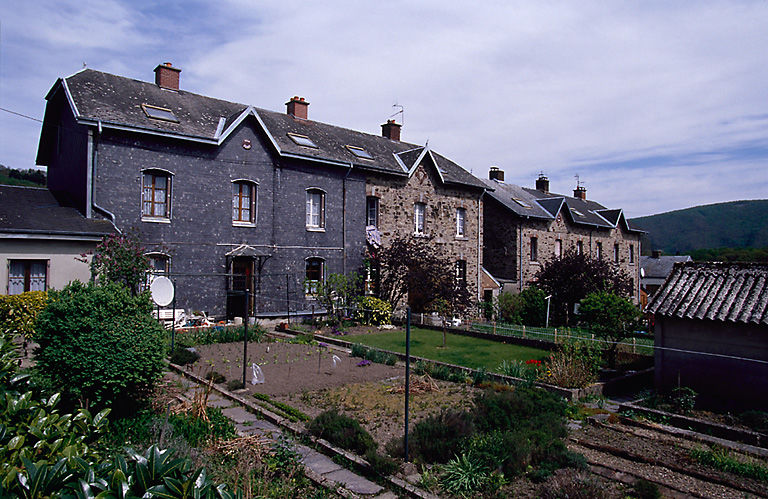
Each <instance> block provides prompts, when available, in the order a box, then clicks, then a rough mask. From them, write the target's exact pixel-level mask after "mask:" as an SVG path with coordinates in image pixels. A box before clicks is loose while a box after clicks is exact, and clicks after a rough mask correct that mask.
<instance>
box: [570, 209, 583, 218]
mask: <svg viewBox="0 0 768 499" xmlns="http://www.w3.org/2000/svg"><path fill="white" fill-rule="evenodd" d="M571 213H573V214H574V215H576V216H577V217H582V218H584V214H583V213H582V212H580V211H579V210H577V209H575V208H571Z"/></svg>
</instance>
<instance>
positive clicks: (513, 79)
mask: <svg viewBox="0 0 768 499" xmlns="http://www.w3.org/2000/svg"><path fill="white" fill-rule="evenodd" d="M59 5H61V2H57V3H55V4H54V3H50V4H48V3H39V2H38V3H37V4H35V5H34V6H29V5H27V4H23V5H22V6H21V7H19V8H14V10H13V12H10V9H9V8H7V7H6V8H4V9H2V10H0V15H2V18H1V19H2V22H3V28H4V30H3V31H2V33H1V36H2V42H3V54H2V56H3V57H2V59H0V76H1V77H2V81H1V82H0V100H1V101H2V102H3V103H4V107H11V108H14V109H22V110H24V111H25V112H30V113H31V112H35V113H36V115H37V116H41V115H42V112H41V111H40V110H41V109H42V97H43V96H44V94H45V92H46V91H47V88H49V87H50V85H52V83H53V81H54V80H55V78H56V77H57V76H60V75H65V74H71V73H73V72H75V71H76V70H78V69H79V68H80V66H81V62H82V60H87V62H88V64H89V66H90V67H93V68H95V69H101V70H105V71H110V72H115V73H117V74H122V75H125V76H130V77H134V78H141V79H145V80H150V79H151V78H152V73H151V71H152V69H153V68H154V65H156V64H157V63H159V62H163V61H166V60H170V61H172V62H173V63H174V65H177V66H180V67H182V69H183V71H182V75H181V76H182V86H183V87H184V88H187V89H190V90H193V91H197V92H200V93H203V94H206V95H211V96H214V97H218V98H224V99H229V100H235V101H239V102H245V103H249V104H254V105H256V106H260V107H266V108H269V109H276V110H280V109H283V107H282V106H283V103H284V102H285V101H286V100H287V99H288V98H289V97H290V96H292V95H296V94H298V95H302V96H304V97H306V98H308V99H309V100H310V102H311V106H310V109H309V113H310V118H313V119H318V120H321V121H326V122H329V123H334V124H337V125H340V126H345V127H349V128H354V129H359V130H363V131H368V132H371V133H379V127H378V125H379V124H380V123H382V122H384V120H386V118H388V117H389V115H390V114H391V113H393V112H394V111H395V109H393V108H392V104H393V103H394V102H396V101H397V102H398V103H400V104H402V105H403V106H404V107H405V126H404V128H403V138H404V140H408V141H411V142H416V143H424V142H425V141H426V140H427V139H429V142H430V145H431V146H432V147H434V148H435V149H437V150H439V151H440V152H441V153H443V154H445V155H446V156H448V157H450V158H452V159H453V160H455V161H457V162H459V163H460V164H462V165H463V166H465V167H466V168H467V169H469V170H472V171H473V172H474V173H475V174H476V175H478V176H485V175H486V174H487V169H488V167H489V166H490V165H492V164H493V165H499V166H501V167H502V168H503V169H505V170H506V173H507V179H508V180H511V181H516V182H518V183H522V184H525V185H531V184H532V182H533V180H534V178H535V174H536V173H537V172H538V171H540V170H544V171H545V172H547V173H548V174H549V176H550V180H551V181H552V183H553V189H555V188H559V187H557V186H562V188H560V191H561V192H570V190H571V189H572V187H573V185H574V179H573V175H574V173H576V172H578V173H579V174H580V176H581V178H582V180H584V181H585V182H586V183H587V185H588V187H589V189H590V195H591V197H593V198H595V199H598V200H599V201H601V202H603V203H604V204H606V205H608V206H616V207H624V208H625V209H626V211H627V212H628V213H632V214H634V215H640V214H647V213H652V212H657V211H664V210H666V209H668V208H669V207H670V206H674V207H684V206H690V205H693V204H696V203H699V202H702V200H704V202H717V201H725V200H730V199H737V198H741V197H745V196H743V195H742V194H743V193H745V192H752V193H753V194H754V195H750V196H747V197H760V196H763V197H764V196H765V195H764V194H759V192H756V187H755V186H765V184H766V177H768V174H765V173H763V170H762V169H758V168H756V167H755V165H756V164H757V165H759V164H760V163H761V162H762V163H765V159H766V154H765V153H763V154H762V155H758V156H757V157H754V156H753V155H745V156H743V158H744V159H739V158H740V157H742V156H740V155H739V154H734V153H733V151H734V150H738V149H739V148H741V147H744V146H746V145H749V146H755V145H758V146H762V148H763V150H764V151H765V150H767V149H768V147H766V145H768V138H766V137H767V135H766V131H768V119H766V117H768V100H766V99H765V90H764V88H765V86H764V82H765V81H766V80H767V79H768V51H766V50H764V48H765V47H766V46H768V30H765V26H766V25H768V4H766V3H764V2H757V1H748V2H746V1H745V2H697V3H681V4H677V3H672V4H670V3H667V2H645V3H642V4H626V3H615V4H611V3H609V4H605V3H604V2H578V3H572V2H501V1H499V2H483V3H478V4H474V5H472V6H471V8H470V7H469V6H468V5H467V4H466V3H465V2H445V1H443V2H438V1H431V2H404V1H391V2H379V3H369V2H354V1H328V2H322V3H319V2H297V1H292V2H250V1H247V0H228V1H225V2H223V3H221V2H220V3H217V4H216V5H210V4H207V3H191V4H190V3H185V2H171V3H168V4H167V5H165V4H155V3H150V2H119V1H117V0H110V1H106V2H98V3H95V2H94V0H89V1H88V2H84V3H82V2H81V3H65V4H64V8H63V9H59V8H56V7H57V6H59ZM9 23H10V24H12V25H13V26H14V27H13V28H11V29H10V30H9V29H8V28H7V26H8V24H9ZM51 26H60V27H61V28H60V29H58V30H51V29H50V27H51ZM8 47H10V53H9V50H8ZM85 58H87V59H85ZM17 68H22V69H19V70H18V71H17ZM17 72H18V75H17ZM13 121H14V120H13V119H11V118H8V117H0V131H1V132H3V135H4V136H8V135H9V134H10V135H13V134H14V131H13V128H12V122H13ZM25 133H27V132H25ZM36 140H37V138H36V137H34V140H30V137H27V136H26V135H25V136H24V139H23V140H17V138H14V139H13V140H7V141H6V140H5V139H3V140H2V142H0V147H1V149H0V162H7V163H10V164H13V165H14V166H20V167H25V166H28V165H24V164H14V163H13V162H12V161H11V160H10V159H8V158H15V159H14V160H13V161H18V158H22V157H26V158H33V157H34V149H35V148H36ZM22 147H23V148H26V150H22V149H21V148H22ZM724 151H725V152H724ZM700 153H712V156H711V157H716V156H717V154H722V155H723V156H722V159H721V162H717V163H706V164H702V163H701V161H700V160H697V161H696V162H695V163H694V164H691V165H689V166H682V164H685V162H686V161H687V160H688V159H689V158H691V157H692V156H694V155H697V154H700ZM658 158H664V160H663V161H659V160H658ZM675 158H678V159H677V160H675ZM611 163H613V164H614V165H615V166H614V167H610V166H607V165H610V164H611ZM626 164H630V165H631V167H629V166H623V165H626ZM726 165H727V168H726V167H725V166H726ZM694 172H697V173H696V176H695V178H696V180H695V181H691V180H689V181H685V180H684V179H685V178H688V177H690V175H691V174H693V173H694ZM711 172H718V173H719V177H718V175H715V174H713V173H711ZM667 182H669V183H673V184H674V183H675V182H682V184H683V185H681V186H680V187H679V188H678V189H677V190H676V191H675V192H676V194H675V195H670V192H671V191H670V189H672V188H670V187H667ZM694 186H695V188H694ZM762 192H765V190H763V191H762ZM646 210H647V211H646Z"/></svg>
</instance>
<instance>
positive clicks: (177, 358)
mask: <svg viewBox="0 0 768 499" xmlns="http://www.w3.org/2000/svg"><path fill="white" fill-rule="evenodd" d="M199 358H200V354H198V353H197V352H195V351H194V350H192V349H191V348H176V349H174V350H173V352H171V363H172V364H176V365H178V366H186V365H187V364H192V363H194V362H196V361H197V359H199Z"/></svg>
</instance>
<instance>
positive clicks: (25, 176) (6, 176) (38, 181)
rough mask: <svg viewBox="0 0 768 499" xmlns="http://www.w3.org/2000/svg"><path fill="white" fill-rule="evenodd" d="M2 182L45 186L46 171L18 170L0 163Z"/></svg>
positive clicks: (0, 180) (0, 181)
mask: <svg viewBox="0 0 768 499" xmlns="http://www.w3.org/2000/svg"><path fill="white" fill-rule="evenodd" d="M0 184H2V185H28V186H32V187H45V172H44V171H42V170H33V169H31V168H30V169H27V170H16V169H14V168H8V167H7V166H4V165H0Z"/></svg>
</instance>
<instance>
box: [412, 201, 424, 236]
mask: <svg viewBox="0 0 768 499" xmlns="http://www.w3.org/2000/svg"><path fill="white" fill-rule="evenodd" d="M426 212H427V205H425V204H424V203H416V204H415V205H414V207H413V225H414V227H413V232H414V234H416V235H423V234H424V222H425V220H424V219H425V217H426Z"/></svg>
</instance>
